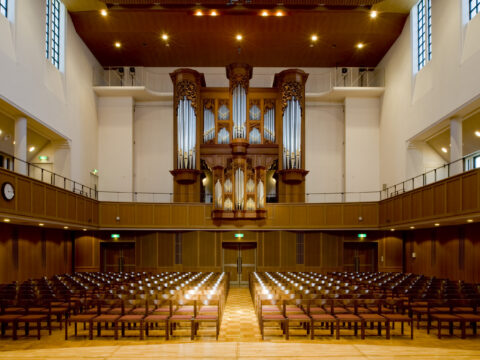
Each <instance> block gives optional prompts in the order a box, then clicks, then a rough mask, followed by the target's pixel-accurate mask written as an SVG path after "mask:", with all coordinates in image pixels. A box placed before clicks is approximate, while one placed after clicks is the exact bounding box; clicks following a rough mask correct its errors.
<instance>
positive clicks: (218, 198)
mask: <svg viewBox="0 0 480 360" xmlns="http://www.w3.org/2000/svg"><path fill="white" fill-rule="evenodd" d="M222 203H223V201H222V183H221V182H220V180H219V179H217V182H216V183H215V207H216V208H217V209H221V208H222V207H223V204H222Z"/></svg>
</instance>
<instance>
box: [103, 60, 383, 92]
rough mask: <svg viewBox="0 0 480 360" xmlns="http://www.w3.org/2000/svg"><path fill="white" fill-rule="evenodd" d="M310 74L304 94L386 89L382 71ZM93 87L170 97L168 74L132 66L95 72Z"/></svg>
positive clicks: (343, 69)
mask: <svg viewBox="0 0 480 360" xmlns="http://www.w3.org/2000/svg"><path fill="white" fill-rule="evenodd" d="M324 70H325V71H319V72H312V73H311V74H310V75H309V78H308V82H307V85H306V87H307V88H306V92H307V93H313V94H315V93H317V94H320V93H325V92H329V91H332V90H333V89H334V88H338V87H343V88H347V87H351V88H369V87H383V86H385V70H384V69H383V68H370V67H339V68H325V69H324ZM271 75H272V74H258V77H259V81H260V82H262V81H263V80H265V81H267V80H268V79H269V78H270V76H271ZM93 86H124V87H131V86H144V87H145V88H147V89H148V90H151V91H154V92H159V93H171V92H172V84H171V80H170V77H169V75H168V73H167V72H163V71H162V70H161V69H160V70H156V69H150V68H145V67H134V66H114V67H106V68H95V69H94V71H93Z"/></svg>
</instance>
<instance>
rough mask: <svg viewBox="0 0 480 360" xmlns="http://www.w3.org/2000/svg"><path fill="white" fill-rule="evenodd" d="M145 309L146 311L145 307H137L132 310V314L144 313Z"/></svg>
mask: <svg viewBox="0 0 480 360" xmlns="http://www.w3.org/2000/svg"><path fill="white" fill-rule="evenodd" d="M146 311H147V309H146V308H144V307H138V308H135V309H133V310H132V314H145V312H146Z"/></svg>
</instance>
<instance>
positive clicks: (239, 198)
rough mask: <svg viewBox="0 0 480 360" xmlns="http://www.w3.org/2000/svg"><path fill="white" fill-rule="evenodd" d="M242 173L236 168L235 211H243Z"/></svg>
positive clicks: (243, 179)
mask: <svg viewBox="0 0 480 360" xmlns="http://www.w3.org/2000/svg"><path fill="white" fill-rule="evenodd" d="M244 184H245V178H244V172H243V170H242V169H240V168H237V169H236V170H235V210H243V208H244V206H243V203H244V197H245V191H244Z"/></svg>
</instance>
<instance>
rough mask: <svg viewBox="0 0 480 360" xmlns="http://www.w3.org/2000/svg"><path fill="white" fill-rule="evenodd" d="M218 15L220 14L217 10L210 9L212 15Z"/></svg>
mask: <svg viewBox="0 0 480 360" xmlns="http://www.w3.org/2000/svg"><path fill="white" fill-rule="evenodd" d="M217 15H218V13H217V10H212V11H210V16H217Z"/></svg>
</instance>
